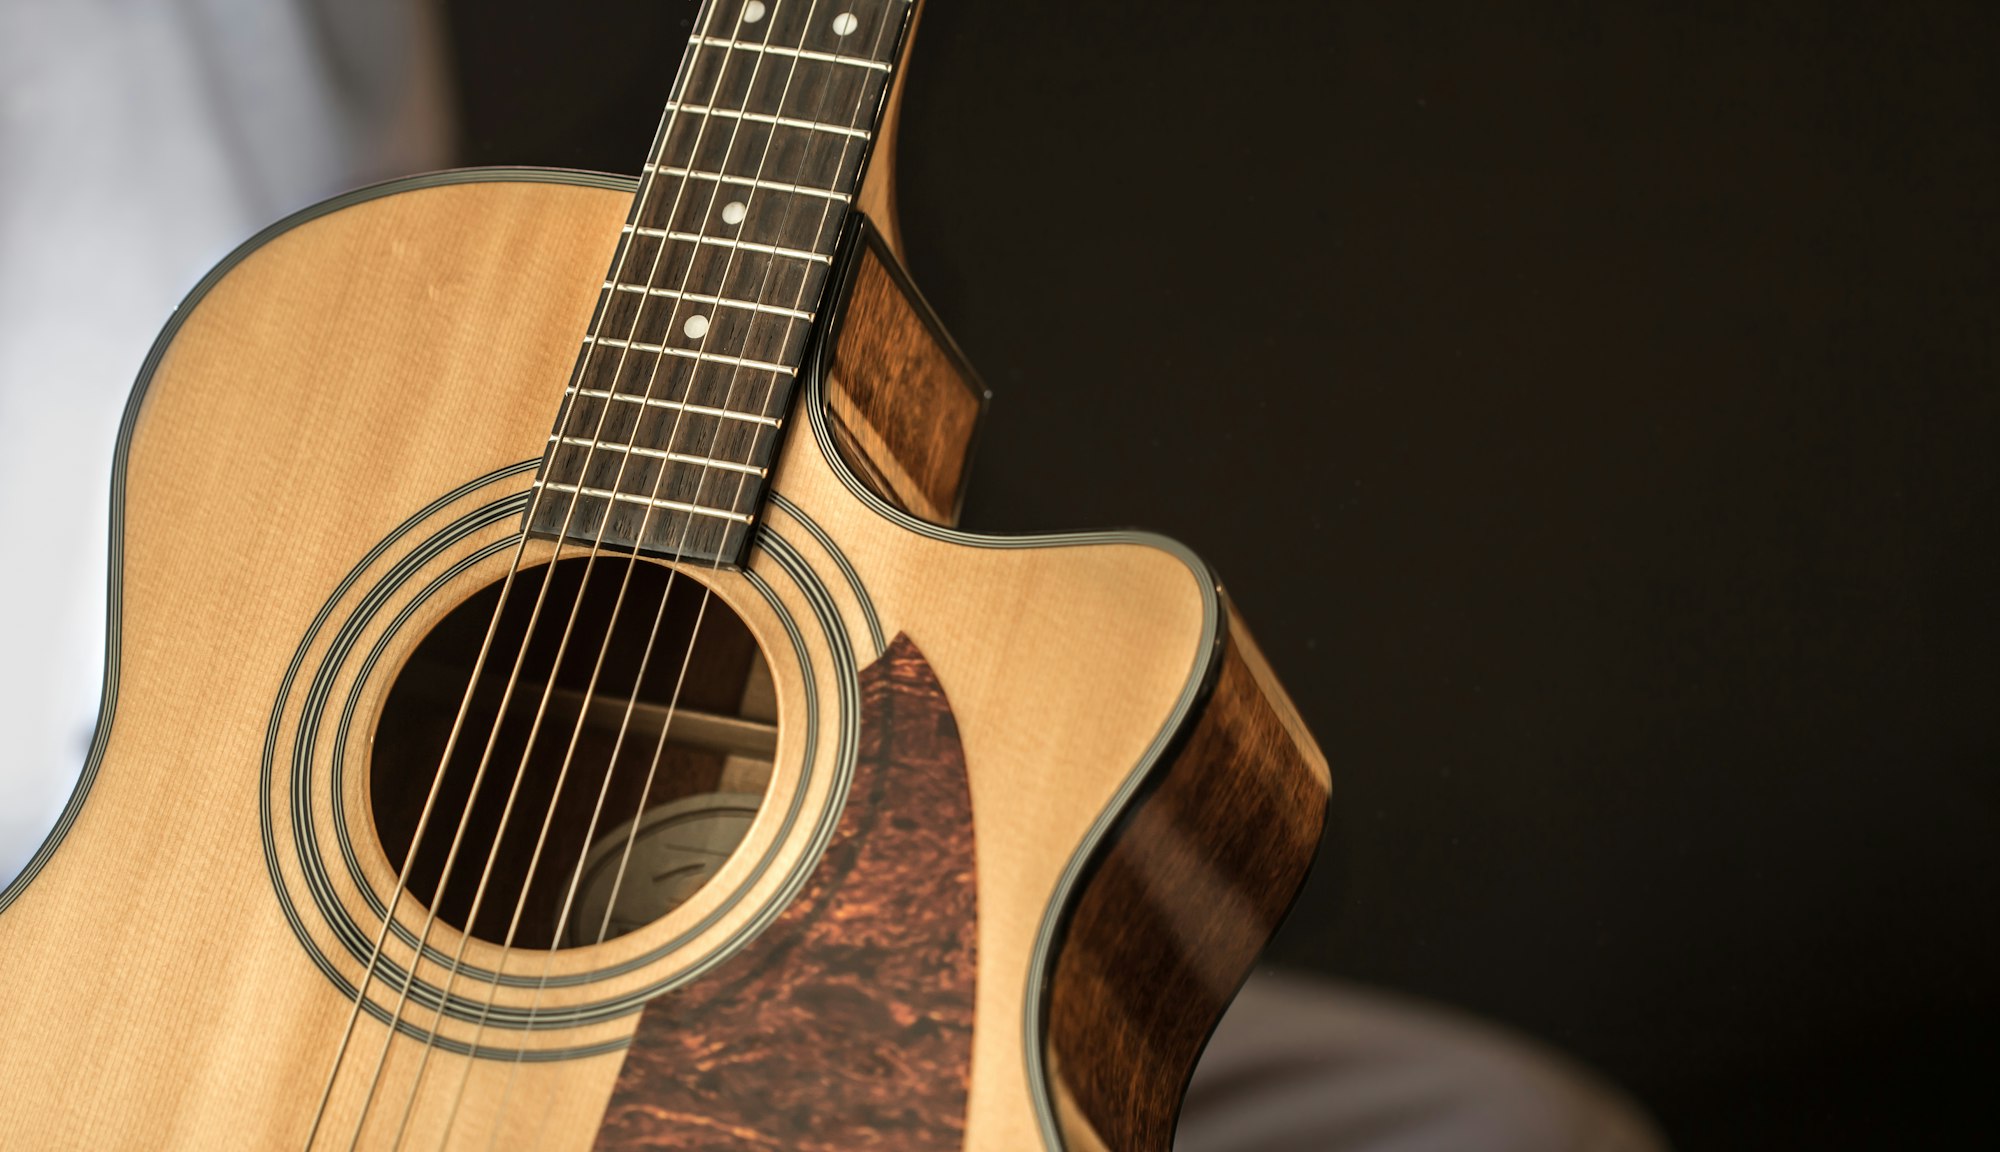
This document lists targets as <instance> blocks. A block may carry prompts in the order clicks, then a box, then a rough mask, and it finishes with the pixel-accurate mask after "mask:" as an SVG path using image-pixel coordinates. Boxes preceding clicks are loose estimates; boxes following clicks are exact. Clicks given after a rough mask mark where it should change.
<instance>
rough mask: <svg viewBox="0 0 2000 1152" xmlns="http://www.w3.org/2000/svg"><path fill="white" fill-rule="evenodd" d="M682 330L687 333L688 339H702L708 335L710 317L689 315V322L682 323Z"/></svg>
mask: <svg viewBox="0 0 2000 1152" xmlns="http://www.w3.org/2000/svg"><path fill="white" fill-rule="evenodd" d="M681 331H683V332H685V333H687V334H688V339H690V340H699V339H701V338H702V337H703V336H706V335H708V317H706V316H690V317H688V318H687V323H685V324H683V325H681Z"/></svg>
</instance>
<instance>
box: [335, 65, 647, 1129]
mask: <svg viewBox="0 0 2000 1152" xmlns="http://www.w3.org/2000/svg"><path fill="white" fill-rule="evenodd" d="M677 115H678V102H676V105H675V107H673V108H670V109H668V110H667V113H666V115H665V116H664V117H663V118H662V121H661V125H660V128H659V131H658V134H659V136H660V138H661V139H664V138H665V137H666V135H667V133H668V132H669V131H671V129H672V125H673V123H674V120H675V118H676V116H677ZM656 175H657V174H656V173H653V172H648V173H646V175H645V178H644V179H643V180H642V181H641V183H640V189H639V195H640V196H641V197H643V196H644V195H645V194H646V193H647V191H648V190H649V189H650V186H651V185H652V183H653V182H654V181H655V179H656ZM632 247H633V245H631V244H627V245H626V247H625V249H624V251H622V252H621V253H620V255H619V262H618V266H617V267H616V268H614V269H613V275H612V280H613V282H614V283H615V282H617V281H618V278H619V274H621V273H622V272H623V270H624V263H625V261H626V260H627V259H629V257H630V255H631V249H632ZM607 310H608V305H607ZM597 347H598V346H597V345H596V344H595V343H593V344H592V345H591V346H590V347H589V348H587V349H585V351H584V354H583V356H582V357H581V363H579V364H578V366H577V369H576V375H577V377H578V378H579V379H581V378H582V377H583V376H584V374H585V373H586V372H587V370H588V368H589V364H590V360H591V357H592V356H593V355H595V353H596V351H597ZM614 377H615V373H614ZM574 400H575V397H574V396H573V395H566V396H564V398H563V404H562V408H561V410H560V411H559V412H558V413H557V417H556V424H557V427H561V428H566V427H567V426H568V422H569V420H570V419H571V418H572V417H573V415H574ZM609 411H610V406H609V404H608V403H607V405H606V406H605V412H604V413H600V415H599V418H598V424H597V427H596V428H595V429H594V430H593V432H592V436H591V444H590V447H589V448H588V449H586V452H585V463H586V464H587V463H588V460H589V454H590V453H592V452H594V451H595V450H596V448H597V445H598V443H599V437H600V436H601V434H602V431H603V425H604V415H605V414H608V413H609ZM556 447H557V446H556V445H551V446H550V447H549V448H548V449H547V455H546V456H545V458H544V460H543V467H544V469H546V468H547V466H548V464H549V463H550V462H551V461H552V460H553V459H554V457H555V449H556ZM546 491H547V490H546V489H545V488H543V487H541V486H540V485H537V486H535V488H534V492H533V494H532V495H531V496H530V498H529V502H528V507H527V509H526V511H525V513H524V515H525V517H526V519H525V520H524V521H523V524H524V528H523V531H522V533H521V538H520V540H519V541H518V543H517V544H516V545H515V548H514V554H513V556H512V558H511V559H510V560H509V562H508V565H507V572H506V575H505V577H504V578H503V579H502V581H501V586H500V596H499V599H498V600H497V602H496V603H495V604H494V608H493V616H492V618H491V619H490V620H489V621H488V622H487V626H486V632H485V636H484V638H483V639H482V640H481V641H480V646H479V653H478V655H477V656H476V657H475V658H474V660H473V665H472V671H471V675H470V678H469V679H468V681H467V683H466V689H465V695H464V697H463V698H462V699H461V700H460V702H459V706H458V710H457V713H456V715H455V716H454V718H453V720H452V726H451V731H450V733H449V734H448V735H447V737H446V739H445V746H444V750H443V751H442V752H441V753H440V754H439V762H438V769H437V773H436V774H435V775H434V776H433V777H432V779H431V786H430V790H429V792H428V793H427V795H426V796H425V798H424V804H423V808H422V809H421V811H420V812H419V814H418V817H417V826H416V828H415V830H414V831H413V832H412V833H411V835H410V846H409V849H408V851H407V852H406V853H405V855H404V858H403V865H402V867H401V868H400V869H398V871H397V874H396V884H395V887H394V888H393V890H392V891H391V893H390V897H389V902H388V905H387V907H386V909H385V911H384V913H383V917H382V926H381V928H380V930H379V931H377V933H376V935H375V941H374V943H373V944H372V945H371V946H370V948H369V952H368V960H367V963H366V964H365V965H364V966H363V968H362V975H361V982H360V984H359V985H358V986H357V987H356V989H355V993H354V1006H353V1008H352V1009H351V1010H350V1011H349V1012H348V1016H347V1022H346V1024H345V1025H344V1026H343V1027H342V1030H341V1037H340V1041H339V1043H338V1044H337V1045H336V1046H335V1048H334V1055H333V1061H332V1064H331V1066H330V1067H329V1068H328V1070H327V1079H326V1084H325V1085H324V1086H323V1087H322V1089H321V1091H320V1098H319V1104H318V1105H317V1107H315V1109H314V1111H313V1119H312V1124H311V1125H310V1127H308V1129H307V1131H306V1139H305V1144H304V1146H303V1147H304V1148H305V1149H306V1152H310V1150H311V1148H312V1146H313V1143H314V1142H315V1141H316V1140H317V1139H318V1137H319V1131H320V1125H321V1124H322V1123H324V1122H325V1119H326V1112H327V1107H328V1105H329V1104H330V1103H331V1102H332V1099H333V1090H334V1086H335V1084H336V1083H337V1082H338V1081H339V1078H340V1069H341V1066H342V1065H343V1063H344V1062H345V1060H346V1056H347V1051H348V1048H349V1045H350V1044H351V1042H352V1040H353V1038H354V1030H355V1027H356V1025H357V1023H358V1022H359V1020H360V1016H361V1007H362V1005H363V1004H364V1003H365V1002H366V1001H367V998H368V988H369V986H370V984H371V983H372V982H373V979H374V975H375V969H376V967H377V966H378V965H379V964H380V962H381V959H382V953H383V948H384V946H385V944H386V943H387V940H388V935H389V927H390V925H391V924H392V923H394V922H395V918H396V911H397V909H398V908H399V907H400V905H401V902H402V897H403V893H404V892H405V891H406V890H407V888H408V884H409V878H410V870H411V869H412V868H413V867H414V866H415V863H416V858H417V850H418V848H419V847H420V846H421V845H422V843H423V837H424V834H425V832H426V831H428V829H429V826H430V820H431V816H432V814H433V812H434V809H435V807H436V803H437V797H438V793H439V791H440V789H441V787H442V785H443V783H444V775H445V766H446V765H447V764H449V763H450V762H451V757H452V754H453V753H454V752H455V751H456V750H457V747H458V741H459V738H460V736H461V735H462V734H463V730H464V725H465V720H466V717H467V715H468V714H469V713H470V711H471V705H472V700H473V695H474V693H475V691H476V689H477V688H478V685H479V680H480V677H481V675H483V674H484V671H485V668H486V661H487V659H488V657H489V655H490V654H491V650H492V646H493V640H494V637H495V635H496V634H497V633H498V631H499V626H500V620H501V617H502V616H503V615H504V614H505V612H506V608H507V604H508V602H509V599H510V598H511V596H512V594H513V591H514V581H515V577H516V576H517V575H518V574H519V573H520V571H521V561H522V558H523V556H524V555H525V554H526V551H527V547H528V541H529V539H530V535H529V533H528V532H527V531H526V527H525V526H526V525H527V524H531V523H532V522H533V520H534V516H535V513H536V512H537V511H538V510H539V509H540V507H541V502H542V498H543V496H544V495H545V494H546ZM580 503H582V501H581V499H577V500H573V501H571V503H570V505H569V508H568V509H567V510H566V511H565V514H564V517H563V524H562V528H561V530H560V531H558V533H557V535H556V541H555V550H554V552H553V554H552V555H551V556H550V558H549V568H550V570H551V571H553V569H554V566H555V563H556V561H557V560H558V559H560V558H561V556H562V542H563V537H564V536H565V535H566V534H567V532H568V528H569V523H570V518H571V517H572V516H573V515H574V513H575V511H576V506H577V505H578V504H580ZM547 589H548V582H547V580H546V579H545V580H544V581H543V582H542V584H541V587H540V589H539V591H538V593H537V597H536V610H537V611H539V608H540V603H541V595H542V594H543V593H546V591H547ZM524 654H525V644H524V646H523V653H522V654H517V657H516V666H515V671H516V672H518V671H519V660H520V655H524ZM504 708H505V702H504V701H503V703H502V709H503V712H504ZM496 723H497V722H496ZM439 893H440V894H442V885H440V887H439ZM422 959H423V953H422V949H421V948H419V949H418V951H417V952H416V953H415V955H414V956H413V958H412V961H411V966H410V971H409V974H408V975H407V976H406V978H405V980H404V989H403V990H404V993H405V994H406V995H407V993H408V990H409V984H410V982H411V981H413V980H414V979H415V977H416V970H417V965H418V964H420V963H421V962H422ZM400 1019H401V1013H400V1009H399V1010H398V1011H397V1012H396V1013H394V1014H392V1015H391V1018H390V1021H389V1022H388V1024H387V1025H385V1027H386V1028H387V1031H388V1033H389V1035H390V1036H391V1037H393V1036H394V1034H395V1030H396V1023H397V1022H398V1021H399V1020H400ZM362 1115H363V1117H364V1118H365V1115H366V1106H365V1104H364V1106H363V1109H362ZM358 1135H359V1133H358V1131H357V1137H358Z"/></svg>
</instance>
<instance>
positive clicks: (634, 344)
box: [583, 332, 799, 376]
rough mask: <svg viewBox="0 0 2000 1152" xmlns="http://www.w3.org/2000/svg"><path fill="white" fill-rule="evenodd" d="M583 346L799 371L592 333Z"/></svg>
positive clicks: (756, 368) (788, 372) (788, 373)
mask: <svg viewBox="0 0 2000 1152" xmlns="http://www.w3.org/2000/svg"><path fill="white" fill-rule="evenodd" d="M583 342H584V343H585V344H603V345H605V346H607V347H611V348H631V349H634V350H636V351H639V352H664V353H666V354H667V355H669V356H679V357H681V358H683V359H686V360H705V361H709V362H711V363H715V364H730V365H734V366H735V367H738V368H749V369H751V370H753V371H757V372H781V373H783V374H784V375H786V376H797V375H798V374H799V370H798V369H796V368H793V367H791V366H789V365H786V364H773V363H771V362H770V361H768V360H752V359H749V358H748V357H745V356H726V355H724V354H723V353H720V352H697V351H695V350H694V349H692V348H675V347H672V346H671V345H666V344H647V343H644V342H642V341H638V340H623V339H620V338H618V337H616V336H599V335H597V334H596V333H594V332H593V333H592V334H590V335H588V336H585V337H584V338H583Z"/></svg>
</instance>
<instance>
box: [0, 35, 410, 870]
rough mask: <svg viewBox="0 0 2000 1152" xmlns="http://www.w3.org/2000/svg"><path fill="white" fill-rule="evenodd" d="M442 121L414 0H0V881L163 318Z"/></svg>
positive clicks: (89, 686)
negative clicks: (132, 405) (281, 222)
mask: <svg viewBox="0 0 2000 1152" xmlns="http://www.w3.org/2000/svg"><path fill="white" fill-rule="evenodd" d="M449 137H450V124H449V116H448V110H447V96H446V87H445V84H444V77H443V68H442V51H441V46H440V43H439V20H438V18H437V15H436V13H434V12H433V11H431V9H430V8H429V7H428V6H427V5H425V4H424V3H422V2H420V0H317V2H313V0H0V883H5V881H6V880H8V879H10V878H12V877H13V876H14V874H15V873H16V872H17V871H18V870H19V868H20V867H21V865H23V864H24V863H26V861H27V859H28V858H29V857H30V856H31V855H33V853H34V851H35V849H36V847H37V846H39V845H40V843H41V841H42V839H43V837H44V836H45V835H46V834H47V832H48V830H49V828H50V827H51V826H52V825H53V824H54V822H55V820H56V818H57V816H58V815H59V814H60V813H61V811H62V807H63V804H64V803H65V802H66V801H67V799H68V797H69V794H70V791H71V789H72V787H73V786H74V784H75V781H76V776H77V772H78V770H79V769H80V768H81V767H82V764H83V758H84V753H85V750H86V748H87V747H88V744H89V741H90V733H91V728H92V726H93V722H94V720H95V717H96V713H97V703H98V694H99V678H100V676H101V674H102V662H103V647H104V597H105V564H106V560H107V555H106V530H107V514H108V508H109V493H110V475H111V455H112V443H113V440H114V438H115V436H116V433H117V428H118V419H119V415H120V412H121V410H122V409H123V407H124V404H125V398H126V395H127V393H128V392H129V390H130V389H131V386H132V382H133V377H134V374H135V373H136V372H137V370H138V368H139V365H140V363H141V361H142V360H143V359H144V358H145V355H146V350H147V348H148V347H149V346H150V344H151V343H152V340H153V337H154V335H155V334H156V333H157V332H158V330H159V327H160V325H161V323H162V322H163V321H164V320H165V319H166V317H167V315H168V313H169V312H170V311H171V310H172V309H173V307H174V305H175V304H176V303H178V302H179V300H180V298H181V297H182V295H183V294H185V293H186V292H187V290H188V289H189V288H190V287H192V286H193V285H194V283H195V281H196V280H198V279H199V278H200V277H201V275H202V273H203V272H205V271H206V270H207V269H208V268H209V266H210V265H212V264H214V263H215V262H216V261H217V260H218V259H220V258H221V257H222V256H223V255H225V254H226V253H227V252H228V251H229V250H230V249H231V248H233V247H234V246H235V245H236V244H237V243H238V242H239V241H241V240H243V239H244V238H246V237H247V236H249V235H250V234H251V233H253V232H255V231H256V230H257V229H259V228H261V227H263V226H264V225H266V224H268V223H270V222H271V221H273V220H275V219H277V218H279V217H281V216H283V215H285V214H286V213H288V212H291V211H293V210H294V209H297V208H301V207H304V206H305V205H307V204H310V203H312V202H313V201H316V200H319V199H323V198H325V197H326V196H329V195H332V194H334V193H337V192H340V191H342V190H344V189H346V188H350V187H353V186H355V185H357V184H364V183H368V182H371V181H374V180H378V179H383V178H386V177H390V176H397V175H402V174H405V173H409V172H418V171H425V170H428V169H432V168H438V167H442V166H444V164H445V163H446V161H447V159H448V149H449ZM189 722H190V723H199V718H198V717H190V718H189Z"/></svg>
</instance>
